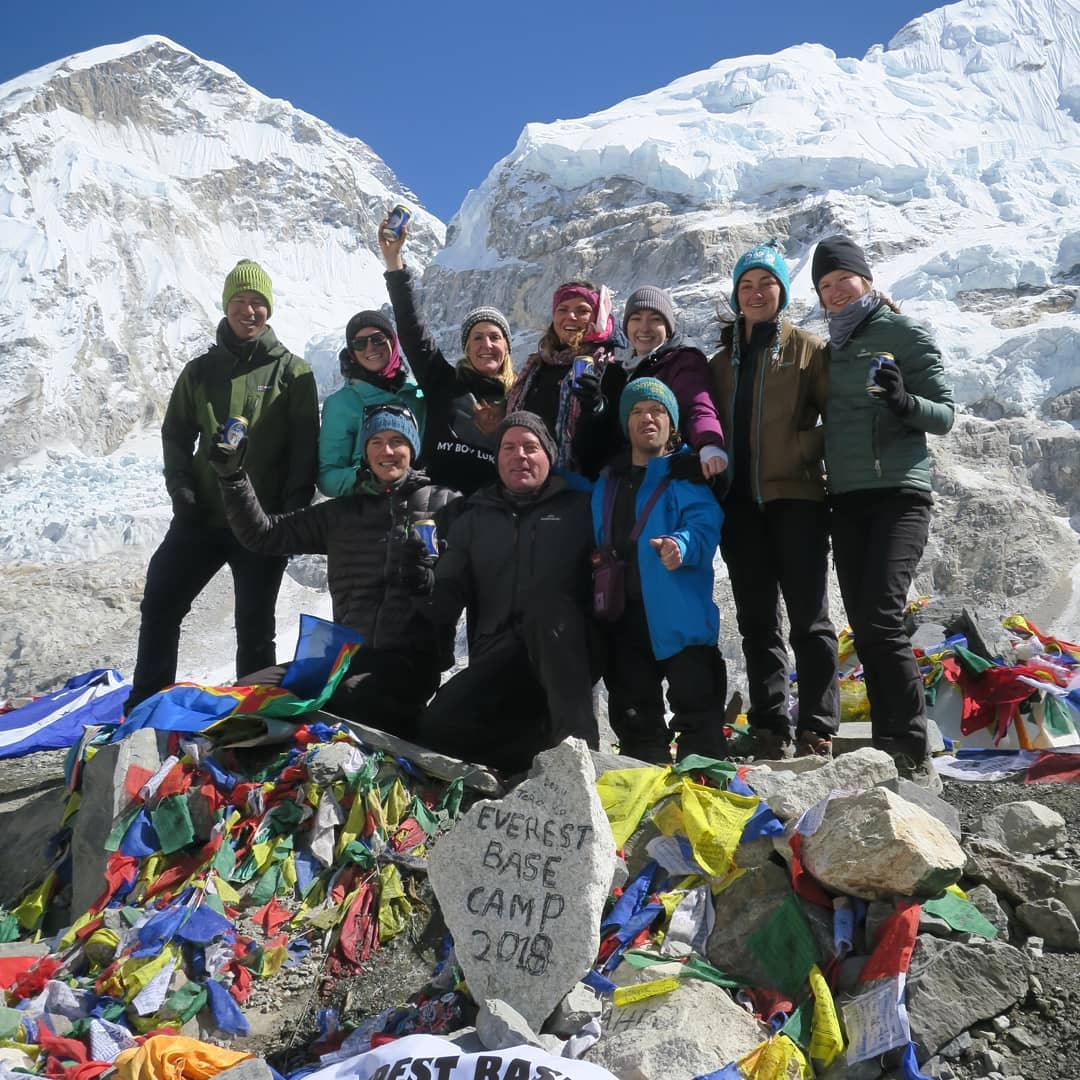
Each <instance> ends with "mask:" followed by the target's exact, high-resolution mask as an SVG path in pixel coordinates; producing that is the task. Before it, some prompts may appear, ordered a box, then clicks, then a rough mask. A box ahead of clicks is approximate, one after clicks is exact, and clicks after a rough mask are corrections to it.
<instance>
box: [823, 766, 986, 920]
mask: <svg viewBox="0 0 1080 1080" xmlns="http://www.w3.org/2000/svg"><path fill="white" fill-rule="evenodd" d="M885 756H886V757H887V755H885ZM890 764H891V761H890ZM802 854H803V865H804V866H805V867H806V869H807V870H809V871H810V873H811V874H813V875H814V877H816V878H817V879H818V880H819V881H820V882H821V883H822V884H824V885H825V886H826V888H829V889H832V890H834V891H836V892H842V893H847V894H849V895H851V896H860V897H863V898H864V899H867V900H873V899H885V898H887V897H891V896H894V895H898V896H936V895H937V894H938V893H940V892H941V890H942V889H944V888H946V887H947V886H949V885H952V884H953V883H954V882H956V881H958V880H959V879H960V875H961V873H962V872H963V869H964V863H965V857H964V852H963V850H962V849H961V847H960V845H959V844H958V843H957V842H956V840H955V839H954V838H953V836H952V834H951V833H950V832H949V830H948V829H947V828H946V827H945V826H944V825H942V824H941V822H940V821H938V820H937V819H936V818H934V817H931V816H930V815H929V814H928V813H927V812H926V811H925V810H923V809H922V808H921V807H918V806H916V805H915V804H914V803H909V802H908V801H907V800H906V799H902V798H901V797H900V796H899V795H896V794H895V793H893V792H892V791H889V790H887V789H886V788H883V787H875V788H872V789H871V790H869V791H860V792H858V793H856V794H854V795H844V796H838V797H836V798H834V799H831V800H830V801H829V804H828V806H827V807H826V809H825V812H824V815H823V817H822V820H821V824H820V826H819V828H818V829H817V831H816V832H815V833H814V834H813V835H812V836H806V837H804V838H803V845H802Z"/></svg>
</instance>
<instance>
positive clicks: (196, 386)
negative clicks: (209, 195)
mask: <svg viewBox="0 0 1080 1080" xmlns="http://www.w3.org/2000/svg"><path fill="white" fill-rule="evenodd" d="M222 307H223V309H224V311H225V318H224V319H222V320H221V322H220V323H219V324H218V329H217V342H216V344H214V345H212V346H211V347H210V349H209V350H208V351H207V352H205V353H204V354H203V355H202V356H199V357H197V358H196V359H194V360H192V361H191V362H190V363H189V364H187V365H186V366H185V368H184V370H183V371H182V372H181V373H180V377H179V378H178V379H177V380H176V385H175V386H174V387H173V392H172V395H171V397H170V398H169V405H168V408H167V409H166V411H165V419H164V421H163V422H162V425H161V442H162V448H163V452H164V459H165V486H166V488H167V489H168V491H169V495H170V497H171V499H172V505H173V519H172V522H171V524H170V526H169V531H168V532H167V533H166V534H165V539H164V540H163V541H162V542H161V546H160V547H159V548H158V549H157V551H155V552H154V555H153V557H152V558H151V560H150V565H149V567H148V568H147V571H146V587H145V590H144V592H143V599H142V606H141V610H142V624H141V626H140V628H139V651H138V657H137V658H136V661H135V675H134V677H133V679H132V683H133V685H132V691H131V695H130V697H129V698H128V700H127V707H126V711H128V712H130V710H131V709H132V708H133V707H134V706H135V705H137V704H138V703H139V702H140V701H143V700H144V699H146V698H148V697H150V695H151V694H155V693H157V691H159V690H161V689H163V688H164V687H166V686H168V685H170V684H171V683H173V682H175V681H176V663H177V655H178V652H179V646H180V624H181V623H182V622H183V620H184V617H185V616H186V615H187V613H188V612H189V611H190V610H191V604H192V601H194V599H195V597H196V596H198V595H199V593H201V592H202V590H203V589H204V588H205V587H206V585H207V584H208V583H209V581H210V580H211V578H213V577H214V575H215V574H216V573H217V572H218V571H219V570H220V569H221V568H222V566H224V565H226V564H228V566H229V569H230V570H231V571H232V576H233V586H234V590H235V596H236V602H235V623H236V674H237V677H238V678H240V677H243V676H244V675H247V674H248V673H250V672H253V671H259V670H261V669H262V668H265V667H270V666H273V665H274V664H275V663H277V656H276V653H275V647H274V635H275V625H274V607H275V605H276V603H277V594H278V589H279V588H280V586H281V577H282V574H283V573H284V572H285V564H286V561H287V560H286V559H284V558H280V557H271V556H266V555H259V554H256V553H255V552H251V551H248V550H247V549H246V548H244V547H243V546H242V545H241V544H240V543H239V541H237V540H236V538H235V537H234V536H233V534H232V531H231V530H230V529H229V526H228V523H227V522H226V519H225V508H224V506H223V504H222V500H221V492H220V490H219V488H218V482H217V475H216V473H215V472H214V470H213V468H212V467H211V465H210V461H209V454H210V450H211V447H212V439H213V437H214V434H215V433H216V432H217V430H218V428H219V426H220V425H221V424H223V423H224V422H225V421H226V420H227V419H228V418H229V417H238V416H242V417H243V418H244V419H245V420H246V421H247V437H248V445H247V454H246V457H245V462H244V465H245V469H246V471H247V474H248V476H249V477H250V478H251V482H252V485H253V486H254V488H255V492H256V494H257V495H258V497H259V501H260V502H261V503H262V505H263V507H265V509H266V510H267V512H268V513H281V512H284V511H287V510H295V509H298V508H299V507H302V506H306V505H307V504H308V503H309V502H310V501H311V496H312V494H313V492H314V490H315V474H316V470H317V460H318V435H319V402H318V394H317V393H316V389H315V378H314V376H313V375H312V373H311V368H310V367H308V365H307V364H306V363H305V362H304V361H303V360H302V359H301V358H300V357H298V356H294V355H293V354H292V353H291V352H289V350H288V349H286V348H285V346H284V345H282V344H281V342H280V341H278V339H277V336H276V335H275V334H274V331H273V330H272V329H271V328H270V326H269V325H268V324H267V320H268V319H269V318H270V314H271V312H272V310H273V288H272V286H271V282H270V277H269V275H268V274H267V273H266V271H265V270H263V269H262V267H260V266H259V265H258V264H257V263H255V262H252V261H250V260H248V259H242V260H241V261H240V262H238V263H237V264H236V266H235V267H234V268H233V270H232V272H231V273H230V274H229V276H228V277H227V278H226V279H225V287H224V290H223V292H222Z"/></svg>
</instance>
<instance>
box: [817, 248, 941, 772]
mask: <svg viewBox="0 0 1080 1080" xmlns="http://www.w3.org/2000/svg"><path fill="white" fill-rule="evenodd" d="M811 273H812V276H813V280H814V288H815V289H817V293H818V296H819V297H820V299H821V303H822V305H823V306H824V308H825V312H826V315H827V317H828V323H829V392H828V398H827V410H826V415H827V420H826V423H825V467H826V471H827V473H828V484H829V492H830V510H831V527H832V539H833V558H834V561H835V563H836V576H837V579H838V580H839V583H840V593H841V595H842V596H843V598H844V608H845V609H846V611H847V616H848V621H849V622H850V623H851V628H852V631H853V632H854V635H855V649H856V651H857V652H858V654H859V659H860V661H861V662H862V665H863V671H864V675H865V679H866V692H867V697H868V698H869V702H870V719H871V723H872V730H873V744H874V746H876V747H878V748H879V749H881V750H885V751H887V752H889V753H891V754H892V755H893V758H894V760H895V761H896V763H897V768H898V769H899V771H900V772H901V774H902V775H906V776H907V777H908V778H909V779H913V780H916V781H917V782H920V783H922V784H924V785H925V786H928V787H936V788H938V789H939V790H940V781H939V780H938V779H937V774H936V773H935V771H934V769H933V765H932V764H931V763H930V761H929V758H928V748H927V735H926V700H925V698H924V696H923V682H922V676H921V675H920V674H919V668H918V665H917V663H916V661H915V656H914V653H913V652H912V650H911V641H910V639H909V638H908V635H907V631H906V630H905V628H904V614H905V610H906V607H907V595H908V589H909V588H910V586H911V581H912V578H913V577H914V575H915V569H916V567H917V566H918V564H919V559H920V558H921V557H922V553H923V549H924V548H925V546H926V538H927V534H928V532H929V528H930V507H931V506H932V504H933V496H932V495H931V484H930V460H929V456H928V453H927V447H926V436H927V434H928V433H929V434H932V435H944V434H945V433H946V432H947V431H948V430H949V429H950V428H951V427H952V424H953V401H952V391H951V389H950V388H949V385H948V383H947V382H946V381H945V371H944V367H943V365H942V361H941V353H940V352H939V351H938V348H937V346H936V345H935V344H934V341H933V338H932V337H931V336H930V334H929V333H928V332H927V331H926V329H925V328H924V327H922V326H920V325H918V324H917V323H915V322H912V321H911V320H910V319H907V318H905V317H904V316H903V315H901V314H900V313H899V309H898V308H897V307H896V305H895V304H893V302H892V301H891V300H889V299H888V297H886V296H884V295H883V294H882V293H880V292H879V291H877V290H876V289H875V288H874V284H873V275H872V273H871V271H870V266H869V264H868V263H867V261H866V256H865V254H864V253H863V251H862V250H861V248H859V247H858V245H856V244H855V243H853V242H852V241H851V240H848V239H847V238H846V237H843V236H831V237H829V238H828V239H826V240H822V241H821V243H819V244H818V246H817V249H816V250H815V252H814V259H813V265H812V269H811Z"/></svg>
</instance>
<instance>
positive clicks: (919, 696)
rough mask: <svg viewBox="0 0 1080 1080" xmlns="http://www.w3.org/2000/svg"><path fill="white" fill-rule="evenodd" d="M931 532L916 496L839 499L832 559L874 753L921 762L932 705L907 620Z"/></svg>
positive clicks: (924, 505)
mask: <svg viewBox="0 0 1080 1080" xmlns="http://www.w3.org/2000/svg"><path fill="white" fill-rule="evenodd" d="M929 531H930V506H929V502H928V497H927V496H925V495H921V494H919V493H917V492H912V493H910V494H907V493H903V492H898V493H896V492H890V493H881V494H876V493H874V492H871V491H857V492H847V493H845V494H843V495H838V496H834V497H833V503H832V535H833V558H834V559H835V560H836V576H837V579H838V580H839V582H840V593H841V595H842V596H843V598H844V608H845V609H846V611H847V617H848V622H849V623H850V624H851V629H852V632H853V633H854V635H855V651H856V652H857V653H858V654H859V660H860V661H861V662H862V665H863V670H864V673H865V677H866V696H867V698H868V699H869V702H870V721H871V726H872V731H873V742H874V746H876V747H878V748H879V749H881V750H885V751H887V752H889V753H903V754H909V755H910V756H912V757H913V758H914V759H915V760H916V761H920V760H922V758H924V757H925V756H926V749H927V738H926V698H925V696H924V692H923V680H922V675H920V674H919V667H918V664H917V662H916V660H915V654H914V653H913V652H912V650H911V638H910V637H909V636H908V632H907V629H906V627H905V613H906V609H907V596H908V589H909V588H910V586H911V580H912V578H913V577H914V576H915V569H916V567H917V566H918V565H919V559H920V558H922V553H923V549H924V548H925V547H926V538H927V535H928V534H929Z"/></svg>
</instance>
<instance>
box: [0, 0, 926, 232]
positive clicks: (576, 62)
mask: <svg viewBox="0 0 1080 1080" xmlns="http://www.w3.org/2000/svg"><path fill="white" fill-rule="evenodd" d="M933 6H935V5H933V4H931V3H930V2H929V0H922V2H916V3H910V2H908V0H898V2H897V3H894V4H888V5H886V4H874V3H866V2H865V0H840V2H839V3H834V4H831V5H829V4H807V3H801V2H793V0H774V2H772V3H762V2H760V0H744V2H741V3H739V2H736V3H732V2H730V0H729V2H727V3H725V2H723V0H711V2H707V0H699V2H695V3H679V2H676V0H668V2H667V3H665V2H664V0H660V2H653V3H648V4H641V3H636V2H633V0H631V2H625V3H615V2H612V0H589V2H587V3H583V4H580V5H576V6H575V5H573V4H565V3H562V4H552V3H535V2H534V3H528V2H526V3H520V2H518V0H500V2H489V0H481V2H477V3H462V2H460V0H459V2H457V3H455V2H453V0H450V2H446V0H442V2H441V3H432V2H429V0H420V2H419V3H415V4H413V5H411V8H412V10H411V12H410V13H408V14H401V15H391V14H389V11H390V10H391V8H390V6H389V5H386V6H382V5H379V6H376V5H373V4H370V3H367V2H365V0H353V2H352V3H338V2H329V0H328V2H318V0H311V2H308V3H304V2H302V0H301V2H297V0H292V2H290V3H282V2H279V0H262V2H260V3H254V4H241V3H235V4H232V5H230V4H228V2H227V0H226V2H222V0H216V2H206V0H190V2H187V3H185V2H184V0H180V2H178V3H175V4H170V5H161V6H159V5H158V4H151V3H146V2H145V0H142V2H140V0H127V2H118V0H91V2H89V3H87V2H86V0H82V2H80V3H74V2H71V0H56V2H54V3H51V4H47V5H44V6H42V5H39V4H36V3H20V4H8V5H7V9H6V10H5V12H4V20H3V24H4V25H3V33H2V34H0V82H3V81H5V80H7V79H10V78H12V77H13V76H15V75H20V74H22V73H23V72H24V71H27V70H29V69H31V68H35V67H39V66H40V65H42V64H46V63H49V62H50V61H53V60H58V59H60V58H61V57H64V56H68V55H70V54H72V53H75V52H82V51H85V50H87V49H92V48H95V47H97V46H99V45H106V44H111V43H114V42H119V41H126V40H128V39H130V38H134V37H138V36H139V35H141V34H164V35H165V36H166V37H170V38H172V39H173V40H174V41H177V42H179V43H180V44H181V45H183V46H185V47H186V48H188V49H191V50H192V51H193V52H195V53H198V54H199V55H200V56H202V57H204V58H206V59H208V60H215V61H217V62H218V63H220V64H224V65H225V66H226V67H229V68H231V69H232V70H233V71H235V72H236V73H237V74H238V75H240V76H241V77H242V78H243V79H244V80H245V81H247V82H248V83H250V84H251V85H252V86H254V87H256V88H257V89H258V90H261V91H262V92H263V93H265V94H269V95H270V96H272V97H281V98H287V99H288V100H289V101H291V102H292V103H293V104H294V105H296V106H298V107H299V108H301V109H305V110H306V111H308V112H311V113H314V114H315V115H316V116H319V117H321V118H322V119H323V120H325V121H327V122H328V123H330V124H332V125H333V126H334V127H336V128H338V129H339V130H340V131H343V132H345V133H346V134H348V135H354V136H357V137H358V138H360V139H363V140H364V141H365V142H366V143H368V145H370V146H371V147H372V149H374V150H375V152H376V153H378V154H379V155H380V156H381V157H382V158H383V159H384V160H385V161H386V162H387V164H388V165H389V166H390V167H391V168H392V169H393V170H394V172H395V173H396V174H397V176H398V177H399V179H400V180H401V181H402V182H403V183H404V184H406V185H407V186H408V187H410V188H412V189H413V191H415V192H416V193H417V194H418V195H419V196H420V198H421V199H422V200H423V202H424V203H425V205H427V206H428V208H429V209H430V210H432V211H433V212H434V213H436V214H437V215H438V216H439V217H441V218H443V220H447V221H448V220H449V219H450V217H451V216H452V215H453V213H454V212H455V211H456V210H457V208H458V207H459V206H460V205H461V201H462V199H463V198H464V197H465V193H466V192H467V191H468V190H469V188H472V187H476V186H477V185H478V184H479V183H480V182H481V181H482V180H483V178H484V177H485V176H486V175H487V173H488V171H489V169H490V168H491V166H492V165H493V164H494V163H495V162H496V161H497V160H498V159H499V158H500V157H503V156H504V155H505V154H507V153H508V152H509V151H510V150H511V149H512V148H513V146H514V143H515V141H516V140H517V137H518V134H519V133H520V131H521V129H522V127H523V126H524V125H525V124H526V123H528V122H530V121H540V122H545V121H551V120H555V119H564V118H568V117H575V116H582V115H584V114H586V113H590V112H595V111H596V110H598V109H602V108H606V107H607V106H609V105H613V104H614V103H615V102H617V101H621V100H622V99H624V98H627V97H631V96H633V95H635V94H642V93H646V92H647V91H649V90H652V89H655V88H656V87H658V86H663V85H664V84H666V83H668V82H670V81H671V80H672V79H675V78H677V77H679V76H680V75H686V74H689V73H690V72H693V71H700V70H701V69H703V68H707V67H709V66H710V65H712V64H714V63H716V61H718V60H722V59H725V58H727V57H731V56H743V55H747V54H750V53H772V52H776V51H778V50H780V49H783V48H786V47H787V46H789V45H795V44H799V43H801V42H804V41H814V42H819V43H821V44H824V45H827V46H828V47H829V48H831V49H833V51H834V52H836V53H837V54H838V55H841V56H862V55H863V54H864V53H865V52H866V50H867V49H868V48H869V47H870V46H871V45H872V44H874V43H875V42H882V43H884V42H886V41H888V40H889V38H890V37H892V35H893V34H894V33H896V31H897V30H899V29H900V27H901V26H903V25H904V24H905V23H906V22H908V21H910V20H911V19H912V18H914V17H915V16H917V15H919V14H921V13H923V12H924V11H927V10H930V9H931V8H932V7H933Z"/></svg>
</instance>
